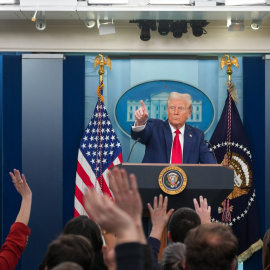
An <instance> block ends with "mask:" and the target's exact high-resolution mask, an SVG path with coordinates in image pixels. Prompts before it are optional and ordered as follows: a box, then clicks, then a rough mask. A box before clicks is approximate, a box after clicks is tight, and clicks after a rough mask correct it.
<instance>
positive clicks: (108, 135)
mask: <svg viewBox="0 0 270 270" xmlns="http://www.w3.org/2000/svg"><path fill="white" fill-rule="evenodd" d="M101 99H103V98H102V96H101V95H99V97H98V101H97V104H96V107H95V110H94V113H93V115H92V118H91V120H90V122H89V124H88V125H87V127H86V129H85V132H84V134H83V137H82V139H81V141H80V147H79V151H78V161H77V173H76V186H75V203H74V216H75V217H76V216H79V215H87V213H86V211H85V210H84V206H83V194H84V190H85V189H86V188H87V187H95V189H96V190H97V192H98V193H101V194H103V193H106V194H108V195H109V196H111V197H112V194H111V192H110V189H109V187H108V183H109V182H108V177H107V172H108V169H109V168H110V167H112V166H115V165H117V164H120V163H122V148H121V144H120V141H119V140H118V138H117V136H116V134H115V131H114V129H113V127H112V123H111V121H110V119H109V116H108V113H107V110H106V107H105V105H104V103H103V101H102V100H101Z"/></svg>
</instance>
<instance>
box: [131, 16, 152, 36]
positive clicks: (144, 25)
mask: <svg viewBox="0 0 270 270" xmlns="http://www.w3.org/2000/svg"><path fill="white" fill-rule="evenodd" d="M129 22H130V23H137V24H138V26H139V28H140V29H141V34H140V39H141V40H142V41H148V40H150V38H151V34H150V30H152V31H155V30H157V26H156V21H155V20H131V21H129Z"/></svg>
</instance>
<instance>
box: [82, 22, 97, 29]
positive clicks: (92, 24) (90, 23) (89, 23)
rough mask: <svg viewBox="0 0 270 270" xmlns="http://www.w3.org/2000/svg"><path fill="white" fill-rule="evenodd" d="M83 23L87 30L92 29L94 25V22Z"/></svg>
mask: <svg viewBox="0 0 270 270" xmlns="http://www.w3.org/2000/svg"><path fill="white" fill-rule="evenodd" d="M83 22H84V24H85V26H86V27H87V28H93V27H94V26H95V25H96V22H95V21H94V20H84V21H83Z"/></svg>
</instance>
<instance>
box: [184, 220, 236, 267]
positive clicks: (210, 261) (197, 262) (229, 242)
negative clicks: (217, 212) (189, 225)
mask: <svg viewBox="0 0 270 270" xmlns="http://www.w3.org/2000/svg"><path fill="white" fill-rule="evenodd" d="M185 245H186V263H185V269H186V270H210V269H215V270H233V269H235V262H234V260H235V259H236V254H237V249H238V241H237V238H236V237H235V235H234V234H233V232H232V230H231V228H230V227H228V226H225V225H223V224H219V223H207V224H202V225H200V226H198V227H196V228H194V229H192V230H190V231H189V232H188V234H187V236H186V238H185Z"/></svg>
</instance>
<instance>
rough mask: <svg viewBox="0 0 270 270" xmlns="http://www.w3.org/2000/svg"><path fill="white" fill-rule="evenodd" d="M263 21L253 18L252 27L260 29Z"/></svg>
mask: <svg viewBox="0 0 270 270" xmlns="http://www.w3.org/2000/svg"><path fill="white" fill-rule="evenodd" d="M261 24H262V21H261V20H253V21H252V22H251V24H250V27H251V28H252V29H253V30H259V29H260V27H261Z"/></svg>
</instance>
